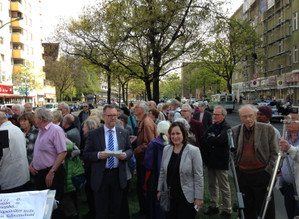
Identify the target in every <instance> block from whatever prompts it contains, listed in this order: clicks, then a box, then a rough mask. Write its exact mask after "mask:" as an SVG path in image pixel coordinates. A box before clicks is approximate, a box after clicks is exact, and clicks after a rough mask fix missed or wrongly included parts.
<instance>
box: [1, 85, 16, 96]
mask: <svg viewBox="0 0 299 219" xmlns="http://www.w3.org/2000/svg"><path fill="white" fill-rule="evenodd" d="M0 93H2V94H13V87H12V86H6V85H0Z"/></svg>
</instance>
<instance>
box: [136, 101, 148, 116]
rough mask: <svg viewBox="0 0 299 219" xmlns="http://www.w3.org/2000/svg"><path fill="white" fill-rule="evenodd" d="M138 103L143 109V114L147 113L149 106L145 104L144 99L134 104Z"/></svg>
mask: <svg viewBox="0 0 299 219" xmlns="http://www.w3.org/2000/svg"><path fill="white" fill-rule="evenodd" d="M138 104H139V107H140V108H142V109H143V110H144V111H143V112H144V114H148V111H149V106H148V104H147V102H145V101H138V102H137V104H136V105H138Z"/></svg>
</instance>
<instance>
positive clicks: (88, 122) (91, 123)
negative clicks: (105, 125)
mask: <svg viewBox="0 0 299 219" xmlns="http://www.w3.org/2000/svg"><path fill="white" fill-rule="evenodd" d="M84 125H86V127H87V129H88V131H91V130H93V129H96V128H97V127H98V124H97V122H96V121H95V120H93V119H86V120H85V121H84V122H83V124H82V127H83V126H84Z"/></svg>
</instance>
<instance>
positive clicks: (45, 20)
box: [42, 0, 243, 39]
mask: <svg viewBox="0 0 299 219" xmlns="http://www.w3.org/2000/svg"><path fill="white" fill-rule="evenodd" d="M93 2H95V1H94V0H93V1H92V0H44V1H42V10H43V12H42V26H43V32H42V38H43V39H45V38H47V37H49V36H50V35H51V33H53V32H54V30H55V27H56V25H57V24H58V23H59V20H60V19H61V18H66V19H68V18H69V17H73V18H77V16H78V14H80V11H81V9H82V8H83V7H84V6H88V5H90V4H92V3H93ZM227 3H228V6H227V7H228V9H229V10H230V11H231V13H233V12H234V11H236V10H237V9H238V8H239V7H240V5H241V4H242V3H243V0H227Z"/></svg>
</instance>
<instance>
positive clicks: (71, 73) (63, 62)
mask: <svg viewBox="0 0 299 219" xmlns="http://www.w3.org/2000/svg"><path fill="white" fill-rule="evenodd" d="M49 62H50V63H49V65H47V67H46V68H45V69H44V70H45V72H46V73H47V78H48V79H49V80H51V81H53V83H54V85H55V87H56V89H57V91H58V94H59V99H60V101H61V100H63V96H64V94H65V93H66V91H67V90H68V89H69V88H71V87H72V86H73V85H74V81H75V80H74V78H76V73H78V72H76V70H77V69H78V66H77V65H76V59H74V58H73V57H69V56H62V57H61V58H60V60H58V61H53V60H52V59H49Z"/></svg>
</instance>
